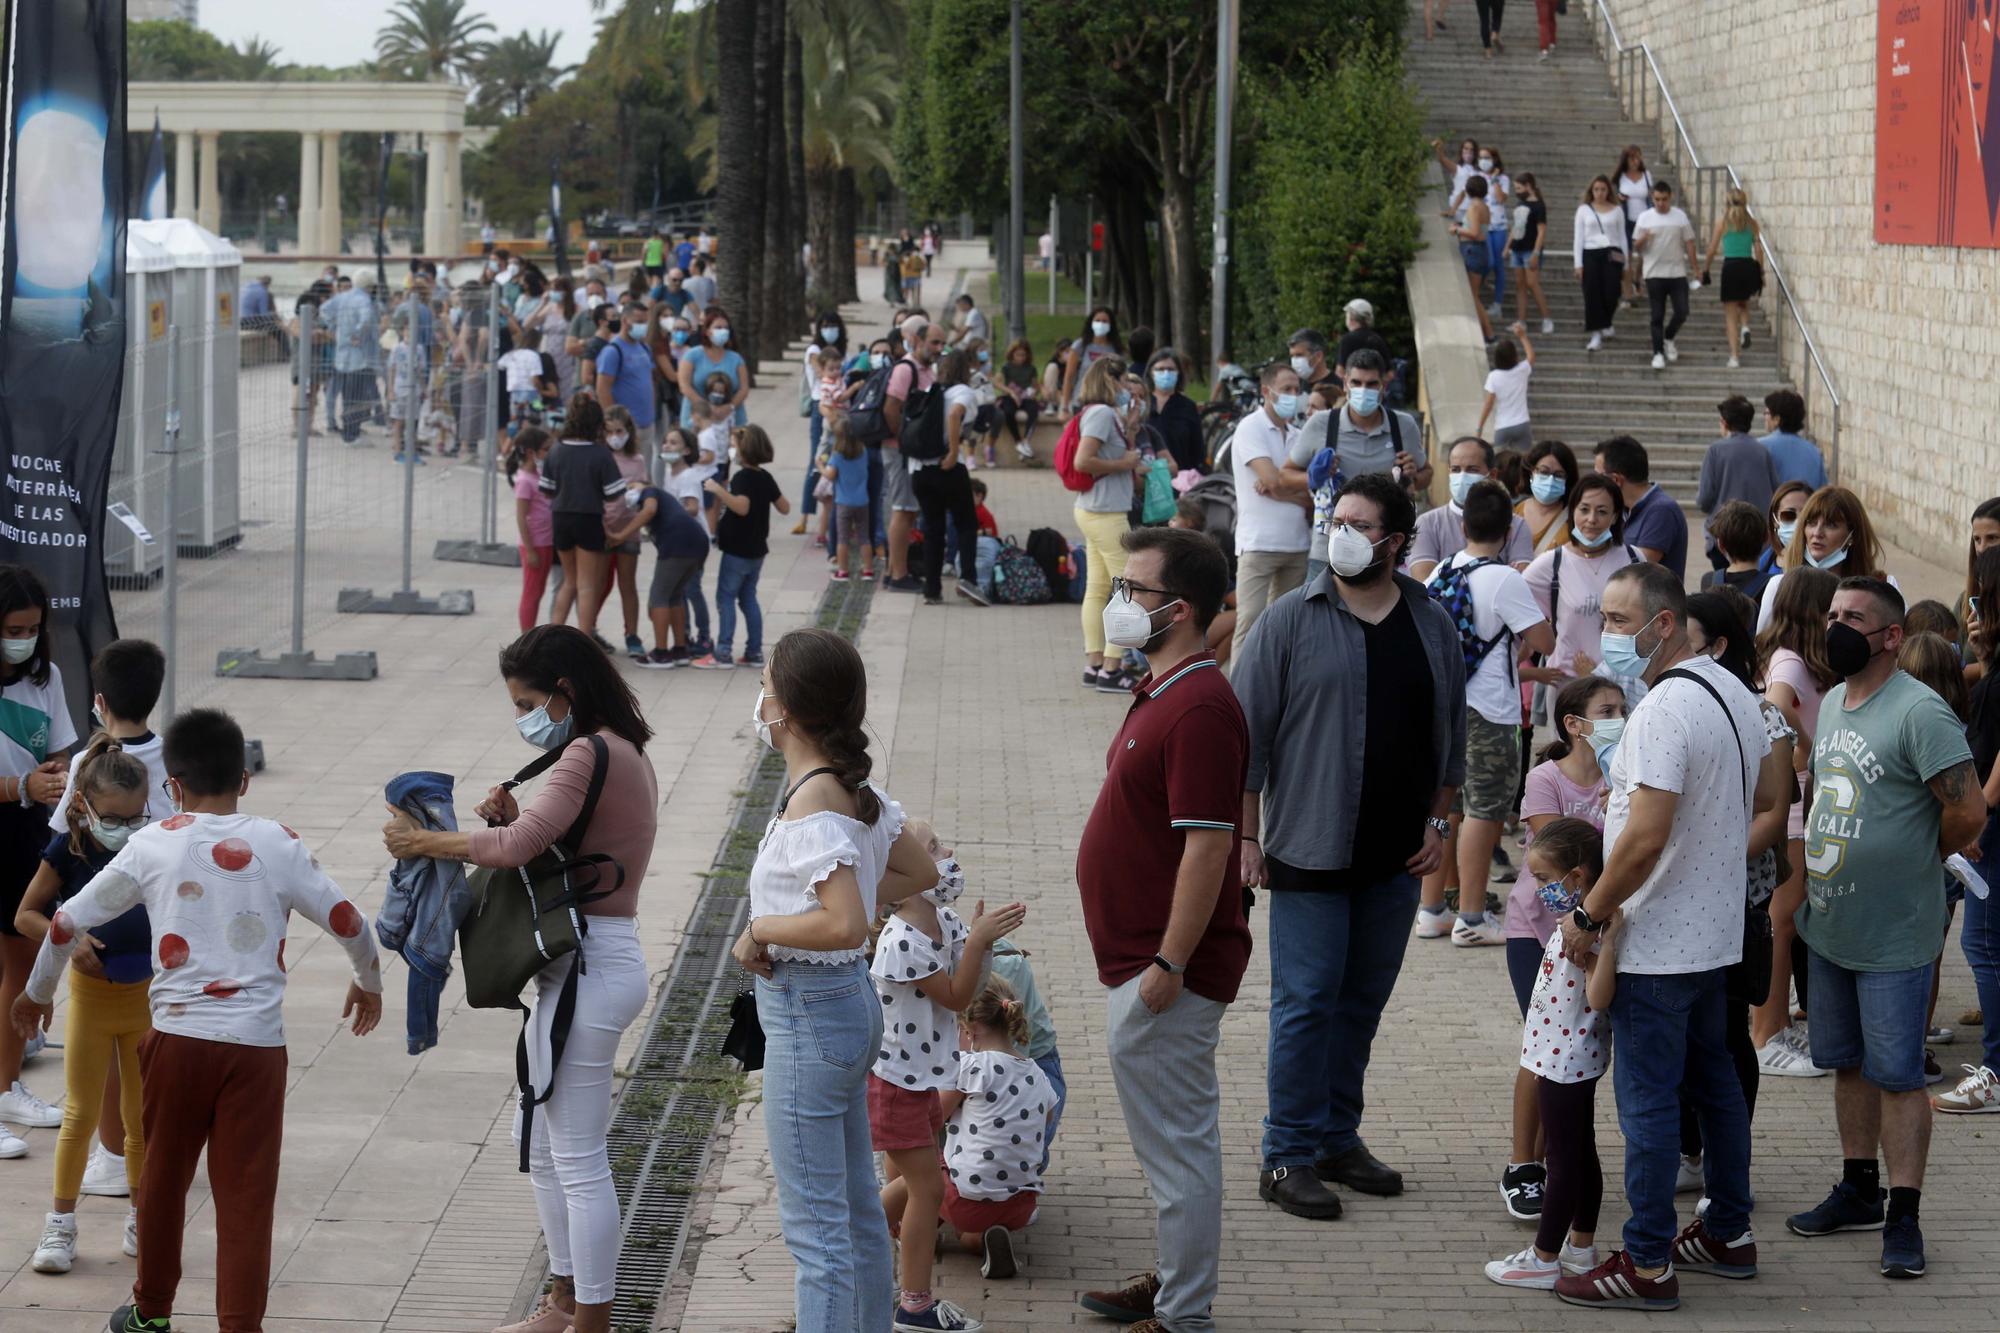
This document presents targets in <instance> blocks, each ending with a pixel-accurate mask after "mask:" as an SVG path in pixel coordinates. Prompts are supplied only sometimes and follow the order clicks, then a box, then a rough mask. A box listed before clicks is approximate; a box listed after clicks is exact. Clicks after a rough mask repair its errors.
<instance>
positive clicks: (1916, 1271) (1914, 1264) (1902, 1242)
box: [1882, 1215, 1924, 1278]
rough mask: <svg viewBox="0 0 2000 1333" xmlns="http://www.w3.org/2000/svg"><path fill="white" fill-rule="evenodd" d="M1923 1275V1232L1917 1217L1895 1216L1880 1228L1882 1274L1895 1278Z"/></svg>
mask: <svg viewBox="0 0 2000 1333" xmlns="http://www.w3.org/2000/svg"><path fill="white" fill-rule="evenodd" d="M1923 1275H1924V1233H1923V1232H1922V1230H1920V1229H1919V1228H1918V1226H1917V1219H1916V1218H1914V1217H1910V1216H1907V1215H1905V1216H1903V1217H1899V1218H1897V1219H1896V1220H1895V1221H1893V1222H1890V1223H1888V1224H1887V1225H1885V1226H1884V1227H1883V1228H1882V1276H1883V1277H1895V1278H1912V1277H1922V1276H1923Z"/></svg>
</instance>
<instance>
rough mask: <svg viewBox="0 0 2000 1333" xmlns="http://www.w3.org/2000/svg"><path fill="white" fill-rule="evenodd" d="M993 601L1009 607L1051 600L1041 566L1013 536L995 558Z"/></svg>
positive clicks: (1002, 546)
mask: <svg viewBox="0 0 2000 1333" xmlns="http://www.w3.org/2000/svg"><path fill="white" fill-rule="evenodd" d="M993 600H994V601H996V602H1000V603H1003V604H1005V605H1007V606H1039V605H1041V604H1042V603H1043V602H1046V601H1048V600H1050V597H1049V581H1048V578H1047V576H1046V575H1044V574H1043V573H1042V567H1041V566H1040V565H1039V564H1037V563H1035V558H1034V557H1033V556H1031V555H1029V554H1028V553H1027V552H1026V551H1024V550H1022V549H1021V548H1020V547H1019V546H1017V545H1015V543H1014V539H1013V538H1012V537H1009V538H1008V539H1007V540H1006V542H1004V543H1003V544H1002V545H1001V547H1000V550H999V553H998V554H997V555H995V556H994V557H993Z"/></svg>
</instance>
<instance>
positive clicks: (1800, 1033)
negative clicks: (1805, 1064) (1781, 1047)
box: [1777, 1018, 1812, 1060]
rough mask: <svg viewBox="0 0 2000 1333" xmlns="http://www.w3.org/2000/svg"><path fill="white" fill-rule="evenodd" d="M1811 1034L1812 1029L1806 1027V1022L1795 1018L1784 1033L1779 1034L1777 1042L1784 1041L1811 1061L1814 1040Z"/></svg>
mask: <svg viewBox="0 0 2000 1333" xmlns="http://www.w3.org/2000/svg"><path fill="white" fill-rule="evenodd" d="M1809 1034H1810V1029H1808V1028H1807V1027H1806V1020H1805V1019H1803V1018H1795V1019H1793V1020H1792V1021H1791V1023H1790V1024H1788V1025H1787V1026H1786V1027H1785V1028H1784V1030H1783V1031H1781V1032H1779V1033H1778V1036H1777V1040H1779V1041H1782V1042H1783V1043H1785V1045H1787V1046H1789V1047H1791V1048H1792V1049H1793V1050H1795V1051H1797V1052H1798V1053H1799V1054H1800V1055H1803V1056H1805V1057H1806V1058H1807V1059H1808V1060H1810V1059H1812V1038H1811V1036H1810V1035H1809Z"/></svg>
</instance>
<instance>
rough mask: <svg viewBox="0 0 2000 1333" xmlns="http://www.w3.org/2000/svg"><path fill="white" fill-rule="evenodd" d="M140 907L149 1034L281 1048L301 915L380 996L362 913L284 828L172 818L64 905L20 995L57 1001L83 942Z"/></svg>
mask: <svg viewBox="0 0 2000 1333" xmlns="http://www.w3.org/2000/svg"><path fill="white" fill-rule="evenodd" d="M142 903H143V904H144V905H145V908H146V916H147V918H148V920H149V921H150V922H151V924H152V928H153V985H152V996H151V998H152V1004H153V1026H154V1027H155V1028H158V1029H159V1030H160V1031H162V1032H170V1033H173V1034H174V1035H175V1036H180V1037H192V1038H195V1039H196V1040H199V1041H218V1042H228V1043H231V1044H233V1045H239V1046H283V1045H284V1044H285V1024H284V1000H285V931H286V929H287V926H288V924H289V917H290V914H291V913H293V912H297V913H298V914H299V915H300V916H302V917H304V918H306V920H308V921H310V922H312V923H313V924H314V925H316V926H318V927H319V928H320V929H321V930H323V931H325V932H326V933H327V934H329V935H331V936H333V938H334V939H335V940H337V941H338V942H339V944H340V947H341V948H342V949H343V950H345V951H346V953H347V957H348V961H349V962H350V963H351V964H352V965H353V968H354V981H355V984H356V985H358V986H360V987H361V989H362V990H365V991H372V992H376V993H378V994H379V993H380V992H381V989H382V960H381V958H380V956H379V955H378V954H377V953H376V951H375V935H374V932H373V931H371V930H369V929H368V919H367V918H366V917H365V916H363V915H362V913H361V909H360V908H358V907H356V906H355V905H354V904H353V903H351V902H349V901H348V900H347V897H346V895H345V894H343V893H342V892H341V891H340V886H339V885H337V884H335V883H334V882H333V880H332V879H330V878H328V876H327V874H326V872H325V871H323V870H321V869H320V866H319V860H318V859H317V858H316V857H314V856H313V854H312V853H311V852H310V851H309V850H307V848H306V845H305V844H304V843H303V842H301V841H300V840H299V835H298V834H296V833H294V832H293V831H292V830H290V829H288V828H286V827H285V826H284V825H283V824H280V823H278V822H277V821H275V820H271V819H259V818H257V817H256V816H254V815H242V814H237V815H197V814H179V815H174V816H172V817H171V818H169V819H164V820H161V821H160V822H159V823H157V824H149V825H147V826H146V827H145V828H142V829H140V830H139V831H138V832H137V833H135V834H133V835H132V840H131V841H130V842H128V843H126V844H125V849H124V850H123V851H121V852H119V853H118V855H117V856H115V857H113V858H112V860H111V864H109V865H107V866H106V867H105V868H104V869H103V870H101V871H99V872H98V874H97V877H96V878H95V879H93V880H91V881H90V883H89V884H88V885H86V886H85V887H84V889H83V891H82V892H80V893H78V894H77V895H76V896H75V897H74V898H71V899H70V900H69V901H68V902H67V903H65V904H63V907H62V910H61V911H59V912H57V913H56V915H55V917H54V919H53V920H52V921H51V922H50V925H49V933H48V937H47V938H46V939H45V940H43V941H42V949H41V952H40V953H39V954H37V955H36V957H35V970H34V974H33V975H32V976H30V977H29V978H28V987H27V993H28V995H29V996H30V997H32V998H33V999H34V1001H35V1002H36V1003H37V1004H48V1003H50V1002H52V1001H53V1000H54V999H55V993H56V984H57V982H59V981H60V980H61V978H62V974H63V969H64V968H65V967H67V966H68V964H69V957H70V954H71V953H73V952H75V950H76V945H77V938H78V936H79V935H80V934H81V933H83V932H85V931H88V930H90V929H92V928H93V927H96V926H100V925H102V924H104V923H105V922H107V921H109V920H111V919H112V918H114V917H116V916H119V915H121V914H122V913H124V912H126V911H128V910H129V909H131V908H132V907H134V906H136V905H139V904H142Z"/></svg>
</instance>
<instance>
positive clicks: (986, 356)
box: [979, 347, 993, 366]
mask: <svg viewBox="0 0 2000 1333" xmlns="http://www.w3.org/2000/svg"><path fill="white" fill-rule="evenodd" d="M979 364H980V365H982V366H990V365H992V364H993V353H991V352H989V351H987V350H986V349H985V348H984V347H982V348H980V349H979Z"/></svg>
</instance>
